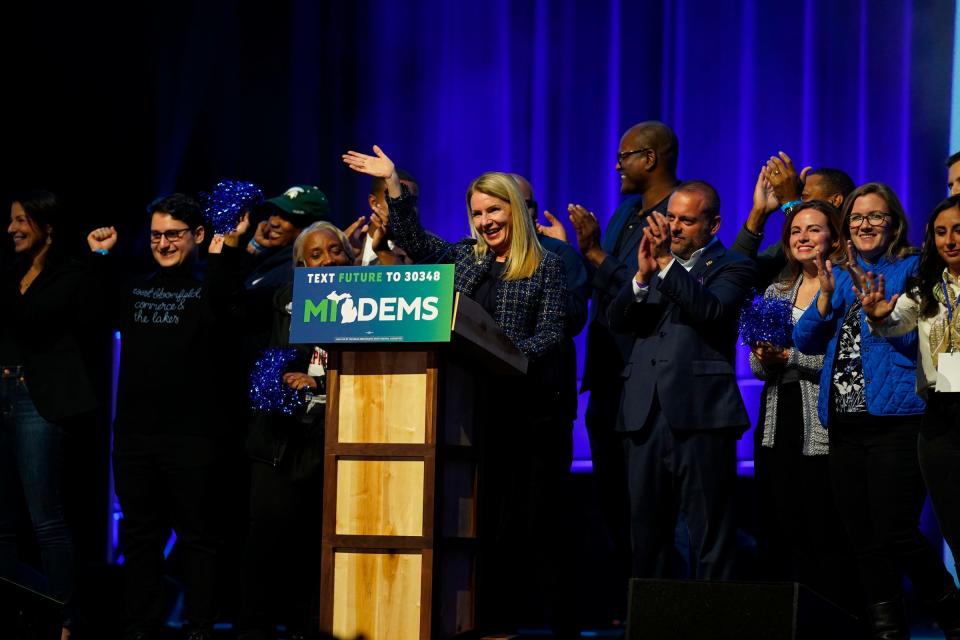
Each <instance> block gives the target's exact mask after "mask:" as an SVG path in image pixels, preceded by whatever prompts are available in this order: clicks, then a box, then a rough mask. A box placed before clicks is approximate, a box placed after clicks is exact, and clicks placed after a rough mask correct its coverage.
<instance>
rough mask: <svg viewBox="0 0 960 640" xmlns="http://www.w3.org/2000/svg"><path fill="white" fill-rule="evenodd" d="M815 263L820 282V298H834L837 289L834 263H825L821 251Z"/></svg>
mask: <svg viewBox="0 0 960 640" xmlns="http://www.w3.org/2000/svg"><path fill="white" fill-rule="evenodd" d="M814 263H815V264H816V265H817V280H819V281H820V294H821V295H820V297H821V298H822V297H823V296H824V295H827V296H832V295H833V292H834V291H835V290H836V288H837V279H836V278H835V277H834V275H833V263H832V262H830V260H826V261H824V259H823V254H822V253H821V252H820V251H817V255H816V257H815V258H814Z"/></svg>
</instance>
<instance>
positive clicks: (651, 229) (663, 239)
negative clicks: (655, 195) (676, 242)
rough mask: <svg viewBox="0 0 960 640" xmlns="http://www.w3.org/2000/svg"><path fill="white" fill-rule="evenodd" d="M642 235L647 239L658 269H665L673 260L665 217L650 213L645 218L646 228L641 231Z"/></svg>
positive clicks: (668, 224) (668, 225)
mask: <svg viewBox="0 0 960 640" xmlns="http://www.w3.org/2000/svg"><path fill="white" fill-rule="evenodd" d="M643 235H644V236H646V237H647V238H648V239H649V242H650V253H651V254H652V255H653V259H654V260H656V261H657V265H658V266H659V267H660V269H665V268H666V267H667V265H669V264H670V261H671V260H673V253H671V251H670V241H671V239H672V237H673V236H672V234H671V233H670V223H669V222H667V217H666V216H665V215H663V214H662V213H660V212H659V211H654V212H652V213H651V214H650V215H649V216H648V217H647V226H646V227H645V228H644V229H643Z"/></svg>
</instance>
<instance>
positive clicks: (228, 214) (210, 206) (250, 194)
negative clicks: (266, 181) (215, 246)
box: [200, 180, 263, 233]
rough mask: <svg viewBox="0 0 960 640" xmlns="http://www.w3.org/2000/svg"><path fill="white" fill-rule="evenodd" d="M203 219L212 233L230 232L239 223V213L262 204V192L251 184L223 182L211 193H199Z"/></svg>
mask: <svg viewBox="0 0 960 640" xmlns="http://www.w3.org/2000/svg"><path fill="white" fill-rule="evenodd" d="M200 198H201V199H202V200H203V203H204V217H205V218H206V219H207V223H208V224H209V225H210V226H211V228H213V232H214V233H227V232H228V231H232V230H233V229H234V227H236V226H237V223H238V222H239V221H240V212H241V211H243V210H244V209H245V208H247V207H252V206H254V205H257V204H260V203H261V202H263V191H261V190H260V187H258V186H257V185H255V184H253V183H252V182H239V181H236V180H223V181H222V182H218V183H217V186H216V187H214V188H213V192H212V193H201V194H200Z"/></svg>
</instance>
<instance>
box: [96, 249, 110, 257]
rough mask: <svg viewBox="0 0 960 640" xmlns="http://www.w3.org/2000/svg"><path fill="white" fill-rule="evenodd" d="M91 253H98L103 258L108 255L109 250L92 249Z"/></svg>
mask: <svg viewBox="0 0 960 640" xmlns="http://www.w3.org/2000/svg"><path fill="white" fill-rule="evenodd" d="M93 252H94V253H99V254H100V255H102V256H105V255H109V253H110V250H109V249H94V250H93Z"/></svg>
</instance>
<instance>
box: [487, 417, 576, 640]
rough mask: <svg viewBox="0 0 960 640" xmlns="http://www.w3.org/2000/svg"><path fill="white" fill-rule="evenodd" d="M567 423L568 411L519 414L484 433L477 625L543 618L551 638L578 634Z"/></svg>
mask: <svg viewBox="0 0 960 640" xmlns="http://www.w3.org/2000/svg"><path fill="white" fill-rule="evenodd" d="M514 406H517V405H514ZM531 406H537V405H531ZM572 429H573V424H572V422H571V421H570V419H569V418H567V419H563V418H561V417H555V418H554V419H551V420H541V421H536V420H534V418H533V417H532V415H531V414H530V413H526V414H524V415H523V416H522V417H519V419H518V416H516V415H514V416H511V419H510V420H509V421H508V422H504V423H501V424H498V425H494V426H491V427H490V428H489V429H488V430H487V431H486V432H485V433H484V438H485V439H486V441H485V443H484V450H485V454H484V459H483V462H482V467H481V475H482V480H481V481H482V491H483V496H482V497H481V509H482V512H481V522H480V527H481V531H480V534H481V537H482V539H483V540H482V541H483V544H484V546H485V549H486V553H485V554H484V555H485V556H486V557H485V559H484V562H483V566H482V567H481V571H484V572H485V577H484V578H483V585H484V589H483V594H484V596H483V597H484V598H485V601H484V604H483V605H482V609H483V613H482V615H481V625H482V626H484V627H488V628H491V629H500V630H504V629H516V628H517V627H520V626H540V625H547V626H549V627H550V628H551V629H552V631H553V632H554V634H555V637H557V638H567V637H571V638H572V637H579V630H578V628H577V627H578V624H577V614H576V599H575V597H574V591H573V589H574V584H575V580H574V575H573V565H574V562H573V544H574V541H573V539H572V536H571V535H570V532H571V528H572V518H573V515H572V513H571V508H570V463H571V461H572V458H573V440H572V434H571V432H572Z"/></svg>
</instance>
